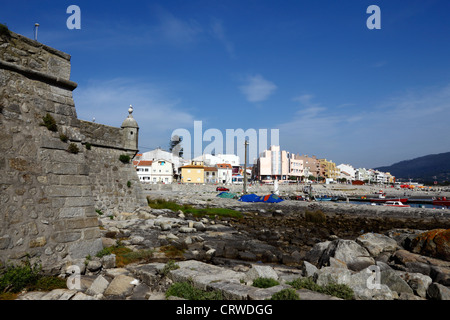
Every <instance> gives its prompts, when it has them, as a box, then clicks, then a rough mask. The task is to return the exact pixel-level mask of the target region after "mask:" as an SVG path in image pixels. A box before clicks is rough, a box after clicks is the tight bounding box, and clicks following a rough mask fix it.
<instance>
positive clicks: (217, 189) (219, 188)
mask: <svg viewBox="0 0 450 320" xmlns="http://www.w3.org/2000/svg"><path fill="white" fill-rule="evenodd" d="M216 191H230V189H228V188H225V187H217V188H216Z"/></svg>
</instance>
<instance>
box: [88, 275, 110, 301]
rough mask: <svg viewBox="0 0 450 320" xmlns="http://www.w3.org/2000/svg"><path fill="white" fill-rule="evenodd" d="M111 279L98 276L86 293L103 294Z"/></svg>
mask: <svg viewBox="0 0 450 320" xmlns="http://www.w3.org/2000/svg"><path fill="white" fill-rule="evenodd" d="M108 285H109V281H108V280H106V279H105V278H104V277H103V276H101V275H100V276H98V277H97V278H96V279H95V280H94V282H92V284H91V286H90V287H89V289H87V290H86V294H88V295H91V296H95V295H97V294H103V292H105V290H106V288H108Z"/></svg>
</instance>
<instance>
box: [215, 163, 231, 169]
mask: <svg viewBox="0 0 450 320" xmlns="http://www.w3.org/2000/svg"><path fill="white" fill-rule="evenodd" d="M217 168H221V169H222V168H229V169H232V167H231V164H229V163H218V164H217Z"/></svg>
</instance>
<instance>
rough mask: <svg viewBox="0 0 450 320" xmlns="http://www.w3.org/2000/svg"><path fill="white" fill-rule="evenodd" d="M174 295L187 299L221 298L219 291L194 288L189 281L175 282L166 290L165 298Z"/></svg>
mask: <svg viewBox="0 0 450 320" xmlns="http://www.w3.org/2000/svg"><path fill="white" fill-rule="evenodd" d="M170 296H174V297H179V298H183V299H187V300H223V296H222V293H221V292H220V291H217V290H215V291H204V290H201V289H198V288H195V287H194V286H193V285H192V283H191V282H188V281H185V282H175V283H174V284H172V285H171V286H170V287H169V289H167V291H166V298H168V297H170Z"/></svg>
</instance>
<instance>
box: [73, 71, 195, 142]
mask: <svg viewBox="0 0 450 320" xmlns="http://www.w3.org/2000/svg"><path fill="white" fill-rule="evenodd" d="M169 95H170V93H168V92H167V91H166V90H165V89H164V88H161V87H160V86H157V85H154V84H152V83H145V82H138V81H135V80H130V79H114V80H109V81H99V80H98V81H91V82H90V83H89V84H88V85H86V86H79V87H78V88H77V89H76V90H75V92H74V101H75V107H76V110H77V114H78V118H80V119H83V120H88V121H92V120H93V118H95V120H96V122H97V123H102V124H106V125H110V126H115V127H120V125H121V124H122V122H123V120H125V118H126V117H127V116H128V111H127V110H128V108H129V106H130V105H133V109H134V112H133V116H134V118H135V119H136V121H137V122H138V125H139V130H140V132H139V145H140V146H145V147H150V148H154V147H157V146H161V147H163V148H165V147H167V145H168V143H169V140H170V135H171V133H172V131H173V130H175V129H177V128H190V127H192V125H193V123H194V116H193V115H191V114H190V113H189V112H186V111H184V110H181V107H180V101H179V99H173V98H170V97H169Z"/></svg>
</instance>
